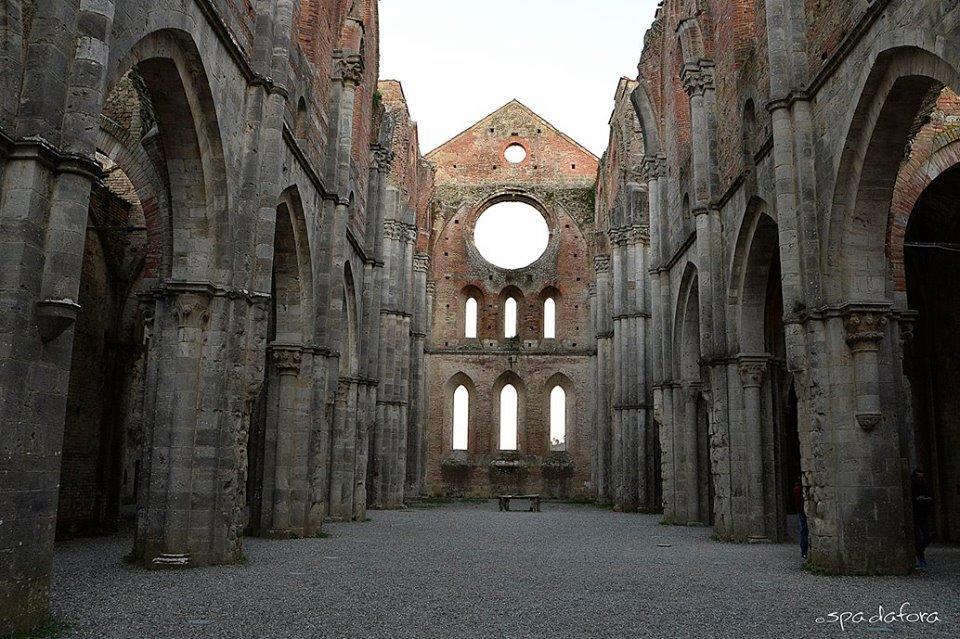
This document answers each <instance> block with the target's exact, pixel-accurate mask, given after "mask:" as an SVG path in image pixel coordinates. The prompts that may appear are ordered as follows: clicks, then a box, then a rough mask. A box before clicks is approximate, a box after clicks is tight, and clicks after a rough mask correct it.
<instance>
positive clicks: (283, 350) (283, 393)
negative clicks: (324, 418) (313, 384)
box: [269, 344, 306, 537]
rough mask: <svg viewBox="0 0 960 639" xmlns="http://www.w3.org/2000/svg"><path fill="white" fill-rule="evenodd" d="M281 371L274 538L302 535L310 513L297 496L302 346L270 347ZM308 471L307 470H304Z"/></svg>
mask: <svg viewBox="0 0 960 639" xmlns="http://www.w3.org/2000/svg"><path fill="white" fill-rule="evenodd" d="M270 350H271V355H272V356H273V364H274V366H275V367H276V371H277V385H278V388H277V399H278V402H277V421H276V454H275V455H274V469H273V471H274V472H273V500H272V501H273V517H272V522H271V524H270V526H269V530H270V535H271V536H274V537H302V536H303V535H304V532H305V529H306V524H305V522H304V521H303V520H302V516H303V515H305V514H306V513H305V512H304V511H303V510H302V508H298V506H302V504H298V503H297V502H296V500H295V499H294V496H293V491H292V488H293V486H294V484H296V483H297V476H298V475H300V474H301V472H298V471H301V469H298V468H297V467H296V460H297V458H298V457H300V455H298V451H296V450H295V446H296V444H297V439H298V438H297V437H296V436H295V432H294V431H295V430H296V429H297V424H296V422H297V419H298V415H297V382H298V378H299V376H300V361H301V359H302V351H301V349H300V348H299V347H289V346H284V345H278V344H274V345H272V346H271V348H270ZM303 470H305V469H303Z"/></svg>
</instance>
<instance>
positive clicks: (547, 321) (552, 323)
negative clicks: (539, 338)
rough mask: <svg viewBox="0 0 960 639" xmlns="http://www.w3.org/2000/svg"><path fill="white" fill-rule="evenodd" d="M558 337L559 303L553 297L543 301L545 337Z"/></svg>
mask: <svg viewBox="0 0 960 639" xmlns="http://www.w3.org/2000/svg"><path fill="white" fill-rule="evenodd" d="M556 337H557V303H556V302H554V301H553V298H552V297H548V298H547V299H546V300H545V301H544V302H543V338H544V339H556Z"/></svg>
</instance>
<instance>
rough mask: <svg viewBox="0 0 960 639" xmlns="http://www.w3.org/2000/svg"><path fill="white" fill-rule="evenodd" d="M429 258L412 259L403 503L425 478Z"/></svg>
mask: <svg viewBox="0 0 960 639" xmlns="http://www.w3.org/2000/svg"><path fill="white" fill-rule="evenodd" d="M429 269H430V256H429V255H428V254H426V253H417V254H416V255H414V258H413V276H414V282H413V318H412V321H411V328H410V337H411V344H410V406H409V411H408V418H407V420H408V421H407V487H406V490H405V495H404V498H405V499H410V498H413V497H417V496H419V495H420V492H421V489H422V487H423V481H424V478H425V475H426V464H425V463H424V459H425V458H426V452H427V450H426V447H427V442H426V437H427V429H426V415H427V404H426V390H427V389H426V374H427V371H426V354H425V349H426V339H427V330H428V321H429V320H428V315H427V271H428V270H429Z"/></svg>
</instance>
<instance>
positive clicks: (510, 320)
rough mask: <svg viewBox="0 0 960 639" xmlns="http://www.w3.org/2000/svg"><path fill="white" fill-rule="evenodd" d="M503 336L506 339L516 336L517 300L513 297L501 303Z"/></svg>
mask: <svg viewBox="0 0 960 639" xmlns="http://www.w3.org/2000/svg"><path fill="white" fill-rule="evenodd" d="M503 336H504V337H506V338H507V339H510V338H511V337H516V336H517V300H516V298H513V297H508V298H507V301H506V302H504V303H503Z"/></svg>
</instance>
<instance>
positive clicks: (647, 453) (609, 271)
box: [591, 78, 661, 511]
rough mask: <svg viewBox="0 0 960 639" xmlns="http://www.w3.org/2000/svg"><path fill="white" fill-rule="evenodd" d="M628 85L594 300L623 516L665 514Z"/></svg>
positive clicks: (602, 420)
mask: <svg viewBox="0 0 960 639" xmlns="http://www.w3.org/2000/svg"><path fill="white" fill-rule="evenodd" d="M637 86H638V85H637V83H636V82H634V81H632V80H629V79H627V78H621V80H620V82H619V83H618V85H617V91H616V93H615V95H614V108H613V113H612V114H611V116H610V140H609V143H608V145H607V150H606V152H605V153H604V155H603V158H602V159H601V161H600V170H599V175H598V178H597V201H596V230H597V240H596V259H595V268H596V270H597V282H596V285H595V288H594V289H593V291H592V295H591V307H592V308H593V309H594V319H593V325H594V328H595V331H596V339H597V343H598V349H597V350H598V356H597V371H596V379H595V380H593V388H594V389H595V395H596V397H597V398H598V402H599V403H598V406H597V410H596V412H595V414H594V473H595V477H596V479H597V482H598V488H597V497H598V498H599V499H601V500H603V501H607V500H609V501H612V502H613V504H614V507H615V508H617V509H619V510H627V511H635V510H647V511H651V510H652V511H656V510H659V509H660V455H661V453H660V449H659V441H658V440H659V432H658V425H657V424H656V422H655V421H654V420H653V410H652V407H653V404H652V397H653V394H652V379H651V376H650V370H649V358H648V352H649V349H650V346H651V343H650V339H649V323H650V322H649V320H650V292H649V277H648V271H647V264H648V263H649V243H650V232H649V218H648V213H647V198H648V196H647V190H646V184H644V181H643V175H642V173H643V165H644V162H643V158H644V141H643V130H642V128H641V126H640V121H639V119H638V117H637V114H636V112H635V111H634V108H633V105H632V103H631V94H632V92H633V91H635V90H636V89H637Z"/></svg>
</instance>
